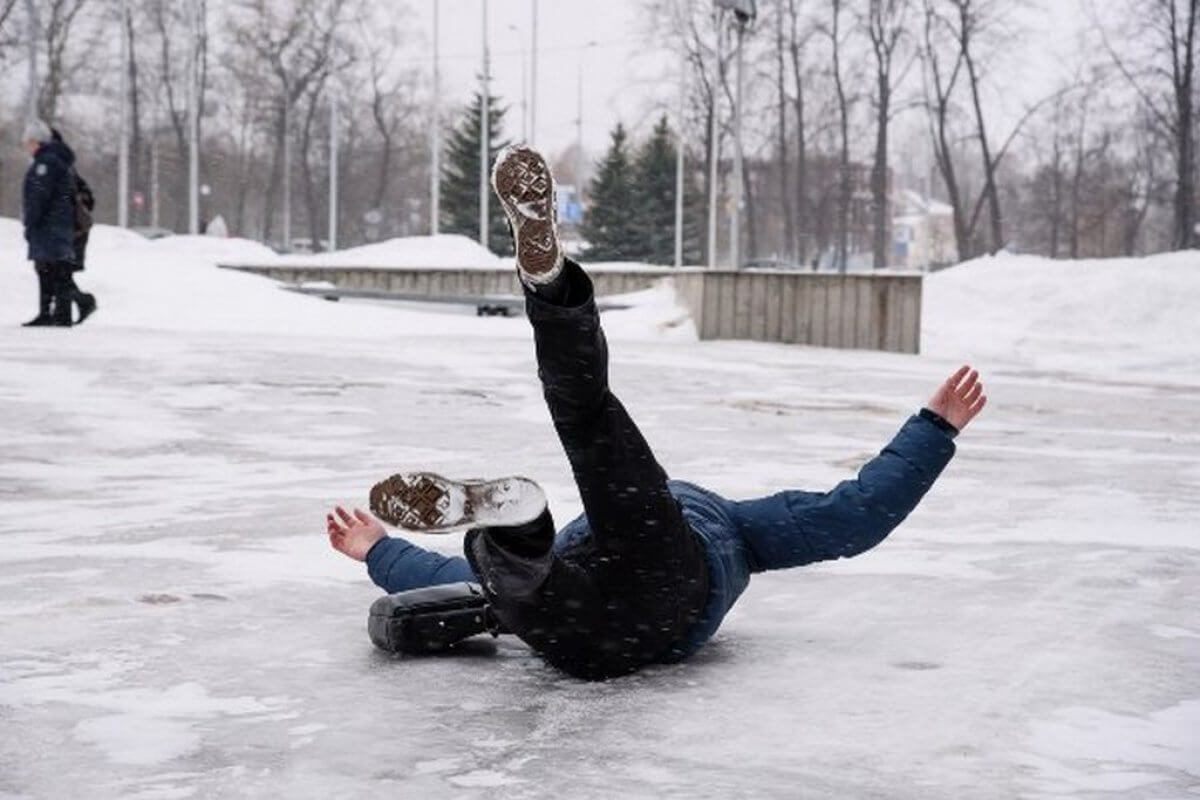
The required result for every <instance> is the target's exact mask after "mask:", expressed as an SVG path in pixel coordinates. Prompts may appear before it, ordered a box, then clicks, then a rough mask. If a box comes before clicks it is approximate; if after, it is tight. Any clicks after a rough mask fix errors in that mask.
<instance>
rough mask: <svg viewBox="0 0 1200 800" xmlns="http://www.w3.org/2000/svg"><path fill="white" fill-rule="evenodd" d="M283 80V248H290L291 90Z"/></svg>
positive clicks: (287, 82)
mask: <svg viewBox="0 0 1200 800" xmlns="http://www.w3.org/2000/svg"><path fill="white" fill-rule="evenodd" d="M288 84H289V81H287V80H284V82H283V249H284V250H285V251H287V250H291V249H292V90H291V87H290V86H289V85H288Z"/></svg>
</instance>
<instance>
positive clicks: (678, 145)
mask: <svg viewBox="0 0 1200 800" xmlns="http://www.w3.org/2000/svg"><path fill="white" fill-rule="evenodd" d="M684 8H685V9H686V12H685V13H686V14H687V21H688V22H689V23H690V22H691V19H692V0H687V3H686V4H685V5H684ZM681 30H686V28H683V27H681ZM686 101H687V48H686V47H684V48H682V49H681V51H680V55H679V109H678V114H677V115H676V117H675V266H676V267H682V266H683V114H684V104H685V103H686Z"/></svg>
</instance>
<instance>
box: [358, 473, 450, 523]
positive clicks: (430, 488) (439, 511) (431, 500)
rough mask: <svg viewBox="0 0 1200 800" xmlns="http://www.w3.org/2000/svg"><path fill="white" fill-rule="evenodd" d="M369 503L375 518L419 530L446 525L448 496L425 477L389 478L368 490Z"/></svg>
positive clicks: (443, 489)
mask: <svg viewBox="0 0 1200 800" xmlns="http://www.w3.org/2000/svg"><path fill="white" fill-rule="evenodd" d="M370 503H371V511H372V512H374V513H375V515H376V516H378V517H379V518H381V519H383V520H386V521H387V522H390V523H391V524H393V525H398V526H400V527H402V528H408V529H410V530H422V529H428V528H438V527H441V526H444V525H446V524H447V519H446V512H447V511H448V510H449V508H450V494H449V492H448V491H447V490H446V488H445V487H443V486H442V485H441V484H439V483H438V481H436V480H434V479H433V478H432V477H431V476H429V475H424V474H417V475H393V476H392V477H390V478H387V479H385V480H383V481H380V482H379V483H377V484H376V485H375V486H374V487H372V489H371V496H370Z"/></svg>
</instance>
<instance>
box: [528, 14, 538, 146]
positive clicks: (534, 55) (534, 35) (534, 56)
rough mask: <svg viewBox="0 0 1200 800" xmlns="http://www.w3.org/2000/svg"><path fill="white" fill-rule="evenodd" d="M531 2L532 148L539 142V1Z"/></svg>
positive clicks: (530, 123) (530, 134) (530, 95)
mask: <svg viewBox="0 0 1200 800" xmlns="http://www.w3.org/2000/svg"><path fill="white" fill-rule="evenodd" d="M530 2H532V3H533V7H532V9H530V11H531V13H532V16H533V20H532V22H531V28H532V32H531V34H530V37H529V38H530V45H529V144H530V145H531V146H532V145H533V144H534V143H535V142H536V141H537V65H538V0H530Z"/></svg>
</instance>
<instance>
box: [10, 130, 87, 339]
mask: <svg viewBox="0 0 1200 800" xmlns="http://www.w3.org/2000/svg"><path fill="white" fill-rule="evenodd" d="M22 140H23V141H24V144H25V149H26V150H27V151H28V152H29V155H30V156H31V157H32V159H33V161H32V163H30V165H29V170H28V171H27V172H26V173H25V187H24V194H23V200H24V212H23V214H22V217H23V220H24V223H25V241H26V242H27V243H28V245H29V255H28V257H29V260H30V261H32V262H33V264H34V268H35V269H36V270H37V275H38V290H39V291H38V294H39V298H38V315H37V316H36V317H34V318H33V319H32V320H30V321H29V322H27V323H25V324H26V325H27V326H44V325H54V326H60V327H70V326H71V324H72V319H71V317H72V314H71V302H72V299H73V298H72V287H73V286H74V285H75V282H74V280H73V279H72V277H71V273H72V272H74V271H75V267H76V263H75V262H76V259H77V257H78V256H77V253H76V249H75V229H76V225H75V170H74V165H75V154H74V153H73V152H71V148H69V147H67V145H66V144H65V143H63V142H62V141H61V140H60V141H55V140H54V137H53V133H52V132H51V130H50V127H49V126H48V125H47V124H46V123H45V122H42V121H41V120H36V119H35V120H33V121H31V122H30V123H29V124H28V125H26V126H25V132H24V134H23V136H22ZM75 291H78V289H76V290H75Z"/></svg>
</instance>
